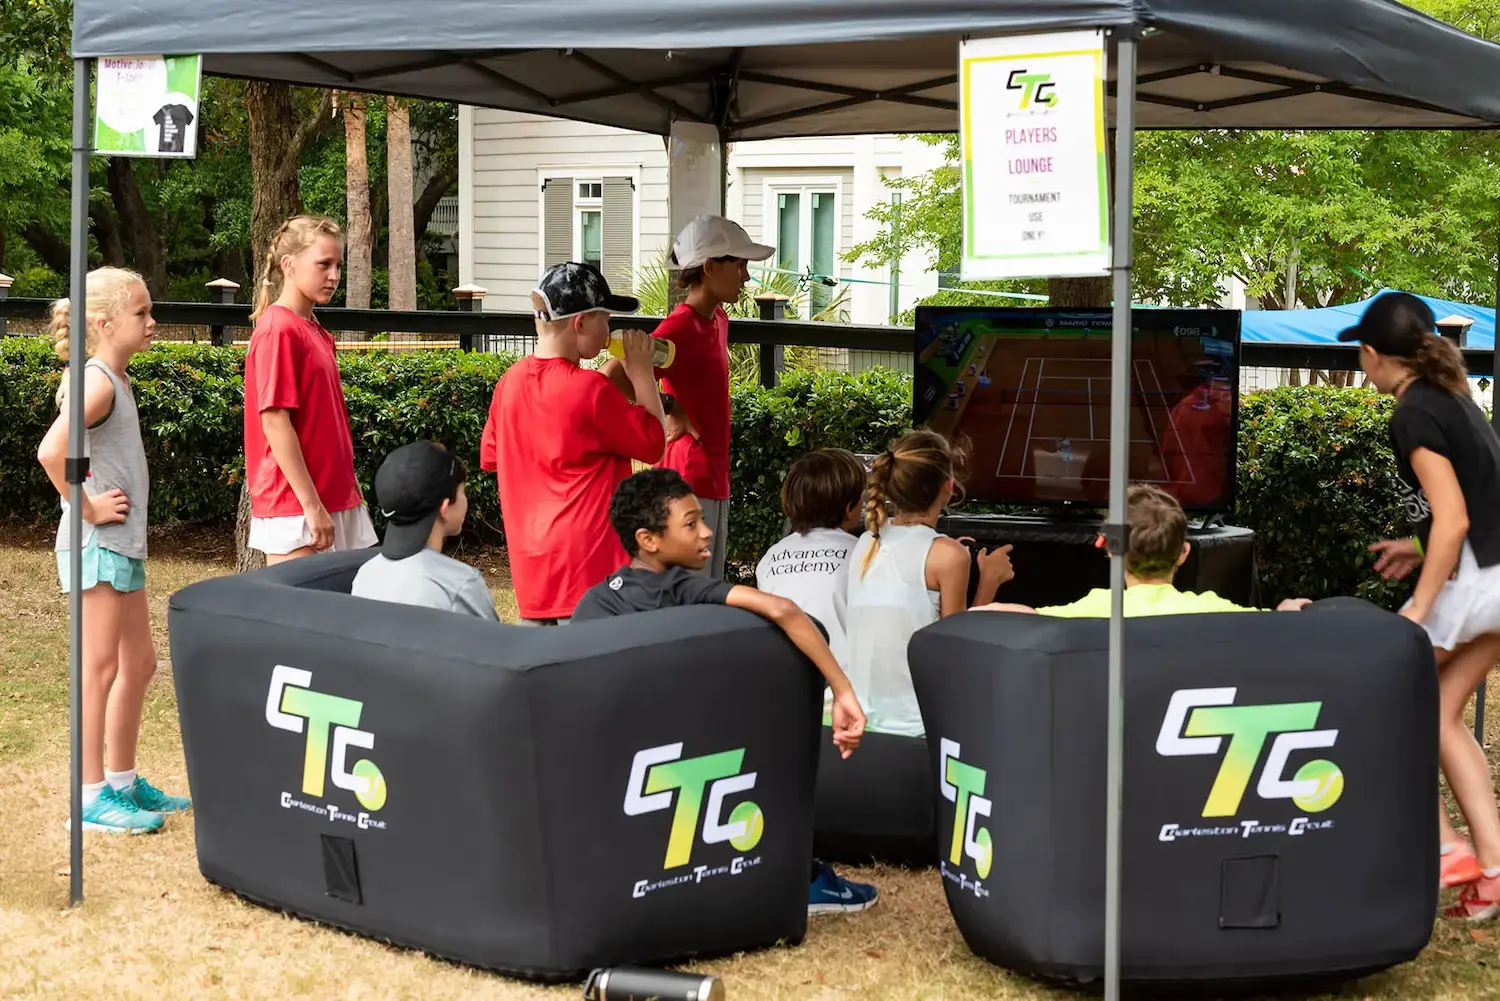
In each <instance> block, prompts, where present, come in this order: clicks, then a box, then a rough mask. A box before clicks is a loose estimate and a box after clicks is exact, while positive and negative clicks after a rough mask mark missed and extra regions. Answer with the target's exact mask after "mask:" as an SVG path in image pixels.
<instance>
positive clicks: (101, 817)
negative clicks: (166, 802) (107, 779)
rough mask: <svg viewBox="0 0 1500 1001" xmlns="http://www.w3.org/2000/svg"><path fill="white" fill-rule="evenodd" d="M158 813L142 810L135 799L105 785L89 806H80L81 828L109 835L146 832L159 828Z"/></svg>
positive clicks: (159, 819)
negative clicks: (81, 814)
mask: <svg viewBox="0 0 1500 1001" xmlns="http://www.w3.org/2000/svg"><path fill="white" fill-rule="evenodd" d="M161 825H162V819H161V814H159V813H153V812H152V811H150V810H142V809H141V808H140V807H138V806H136V805H135V800H133V799H131V798H130V797H129V796H127V795H125V793H123V792H121V791H120V790H118V789H115V788H112V787H111V786H108V785H106V786H105V787H104V789H103V790H102V791H101V792H100V793H99V796H98V798H97V799H95V800H94V801H93V802H92V803H90V804H89V805H88V806H85V807H84V808H83V829H84V830H85V831H105V832H107V833H109V834H149V833H151V832H152V831H156V830H160V829H161Z"/></svg>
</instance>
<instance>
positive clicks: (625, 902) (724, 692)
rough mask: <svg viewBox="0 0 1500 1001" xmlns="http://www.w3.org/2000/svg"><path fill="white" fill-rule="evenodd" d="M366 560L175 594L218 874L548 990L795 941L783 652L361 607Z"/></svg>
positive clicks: (815, 703)
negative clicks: (356, 593)
mask: <svg viewBox="0 0 1500 1001" xmlns="http://www.w3.org/2000/svg"><path fill="white" fill-rule="evenodd" d="M370 555H371V554H370V553H368V552H366V553H350V554H330V555H325V556H318V557H313V558H310V559H305V560H300V561H296V562H292V563H288V564H283V565H281V566H277V567H273V568H269V569H266V570H262V571H257V572H254V573H249V574H243V575H239V576H235V577H224V578H219V579H215V580H209V581H204V582H202V583H198V584H194V585H192V586H190V587H188V588H185V589H184V590H182V591H180V592H178V593H177V594H175V595H173V596H172V599H171V604H170V612H169V625H170V632H171V650H172V666H173V676H174V680H175V684H176V689H177V701H178V711H179V713H180V714H181V718H182V735H183V744H184V749H185V752H186V757H187V768H188V777H189V782H190V785H191V787H192V794H193V800H194V807H195V811H196V829H197V849H198V863H199V867H200V869H201V871H202V873H203V875H204V876H205V877H206V878H207V879H208V880H210V881H211V882H213V883H216V884H218V885H221V886H224V887H227V888H228V889H230V890H233V891H234V892H236V893H238V894H241V895H242V896H244V897H247V898H249V899H251V900H255V901H258V902H261V903H263V904H267V905H270V906H273V907H277V908H282V909H284V910H286V911H289V912H291V913H293V914H296V915H299V916H302V917H305V918H311V919H314V920H317V921H322V922H327V923H329V924H332V925H336V926H338V927H341V928H345V929H348V930H351V931H354V932H358V933H361V934H364V935H369V936H372V937H375V938H379V939H383V940H387V941H390V942H393V943H397V944H400V945H405V946H411V947H414V948H418V949H422V950H424V951H427V952H430V953H433V954H435V955H438V956H443V957H446V958H449V959H453V960H458V961H461V962H464V963H469V964H473V965H476V966H481V967H487V968H492V969H496V970H501V971H505V972H508V973H512V974H517V975H521V976H525V977H530V978H536V979H543V980H564V979H576V978H581V977H582V976H584V975H585V974H586V973H587V972H588V970H590V969H591V968H593V967H597V966H610V965H615V964H623V963H657V962H665V961H668V960H673V959H682V958H687V957H691V956H705V955H714V954H725V953H731V952H736V951H739V950H744V949H753V948H759V947H766V946H771V945H774V944H776V943H778V942H787V943H793V944H795V943H797V942H800V941H801V939H802V937H803V934H804V932H805V930H806V922H807V871H808V859H809V857H810V855H811V850H812V817H813V783H814V775H815V772H816V762H817V753H818V752H817V746H816V743H817V740H818V738H819V734H820V731H819V713H820V707H821V689H822V685H821V682H820V679H819V677H818V675H817V673H816V672H815V671H814V670H813V668H812V666H811V665H810V664H809V663H808V662H807V661H806V660H805V659H804V658H803V657H802V656H801V654H800V653H798V652H797V651H796V649H795V648H794V647H793V646H792V645H791V643H790V642H789V641H788V640H787V639H786V637H785V636H784V635H783V634H782V633H781V632H780V631H779V630H777V629H776V628H775V627H774V626H773V625H770V624H769V623H766V622H764V621H763V620H761V619H759V618H757V617H756V616H754V615H751V614H749V613H747V612H743V611H736V610H733V609H728V608H694V609H671V610H666V611H660V612H651V613H643V614H640V615H636V616H630V617H627V618H622V619H615V620H610V621H602V622H595V623H588V624H584V625H578V626H573V627H570V628H566V629H523V628H519V627H515V626H504V625H496V624H494V623H486V622H483V621H480V620H478V619H470V618H467V617H463V616H459V615H455V614H453V613H449V612H440V611H435V610H430V609H424V608H414V607H408V606H402V605H393V604H387V603H380V602H372V601H365V600H362V599H357V598H353V597H351V596H350V595H349V594H348V591H349V588H350V585H351V582H352V580H353V576H354V573H355V572H356V571H357V569H358V568H359V566H360V565H362V564H363V562H364V560H365V559H367V558H368V557H369V556H370Z"/></svg>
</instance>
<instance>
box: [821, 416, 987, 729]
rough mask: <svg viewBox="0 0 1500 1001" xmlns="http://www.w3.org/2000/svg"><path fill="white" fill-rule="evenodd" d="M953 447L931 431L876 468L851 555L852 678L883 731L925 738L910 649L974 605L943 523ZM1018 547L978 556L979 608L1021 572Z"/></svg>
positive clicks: (963, 564) (913, 436)
mask: <svg viewBox="0 0 1500 1001" xmlns="http://www.w3.org/2000/svg"><path fill="white" fill-rule="evenodd" d="M955 486H956V484H955V482H954V458H953V450H952V447H951V446H950V445H949V444H948V442H947V441H946V440H945V439H944V438H943V437H942V436H941V435H939V434H936V433H935V432H932V431H913V432H911V433H910V434H907V435H903V436H902V437H900V438H898V439H896V440H895V441H893V442H892V443H891V446H890V448H888V449H887V450H886V451H885V452H884V453H882V454H881V455H879V456H877V457H876V459H875V462H874V463H873V465H872V466H871V470H870V489H869V492H868V494H867V495H866V499H865V529H866V531H865V534H864V535H863V536H862V537H861V538H860V540H859V542H858V543H857V544H856V545H855V547H854V552H853V553H851V554H850V557H849V585H848V586H849V592H848V616H849V620H848V621H849V635H848V644H849V646H848V650H849V664H848V674H849V680H850V681H851V682H852V683H853V685H854V691H855V694H856V696H858V698H859V702H860V704H861V705H862V706H864V708H865V714H866V717H867V719H868V722H867V724H866V728H867V729H869V730H873V731H875V732H877V733H893V734H899V735H902V736H907V737H920V736H923V735H924V733H925V730H924V728H923V725H922V712H921V709H920V708H919V707H918V705H917V696H916V693H915V691H914V690H913V689H912V682H911V668H910V667H908V666H907V662H906V646H907V643H908V642H909V641H910V640H911V637H912V634H913V633H915V632H916V631H917V630H918V629H921V628H922V627H923V626H926V625H930V624H931V623H933V622H936V621H937V620H938V619H940V618H943V617H945V616H948V615H954V614H956V613H958V612H961V611H964V610H965V608H966V605H965V597H966V596H967V594H968V590H969V551H968V550H967V549H966V548H964V546H963V544H962V543H960V542H957V541H955V540H954V539H950V538H948V537H947V536H946V535H942V534H941V533H939V532H938V530H937V521H938V517H939V515H940V514H941V513H942V510H943V508H944V507H945V506H946V505H947V503H948V501H949V499H950V498H951V497H952V496H953V492H954V489H955ZM1009 553H1010V546H1001V547H1000V548H999V549H996V550H994V551H993V552H989V551H986V552H982V553H980V554H979V586H978V589H977V591H976V593H975V595H974V603H975V604H976V605H980V604H988V603H989V602H991V601H993V600H994V596H995V591H996V589H997V588H999V586H1000V585H1001V584H1003V583H1005V582H1006V581H1008V580H1010V579H1011V577H1013V576H1015V574H1014V572H1013V571H1012V570H1011V566H1010V556H1009Z"/></svg>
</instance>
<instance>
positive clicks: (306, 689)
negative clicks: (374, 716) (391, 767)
mask: <svg viewBox="0 0 1500 1001" xmlns="http://www.w3.org/2000/svg"><path fill="white" fill-rule="evenodd" d="M311 686H312V672H311V671H300V670H298V669H297V668H294V667H286V666H285V665H277V667H276V669H275V670H273V671H272V672H271V690H270V692H269V693H268V694H267V695H266V722H267V723H269V724H271V725H272V726H274V727H276V729H278V730H289V731H291V732H292V733H302V732H303V729H304V727H305V728H306V732H307V753H306V755H305V756H304V757H303V761H302V791H303V792H305V793H307V794H308V795H309V796H322V795H323V778H324V776H325V774H326V772H327V767H328V737H329V734H330V732H331V733H332V735H333V784H334V785H336V786H338V787H339V788H340V789H347V790H349V791H350V792H352V793H354V796H355V798H356V799H358V800H359V802H360V805H362V806H363V807H364V808H365V809H366V810H378V809H380V808H381V807H383V806H385V795H386V787H385V776H384V775H382V774H380V769H379V768H378V767H376V765H375V762H373V761H371V760H370V759H369V758H361V759H359V760H358V761H356V762H355V763H354V767H353V768H351V769H347V770H346V769H345V768H344V762H345V761H346V760H347V759H348V755H349V748H351V747H360V748H364V749H365V750H370V749H371V748H373V747H374V746H375V735H374V734H373V733H369V732H367V731H365V730H359V729H356V727H358V726H359V717H360V713H361V711H362V710H363V709H364V703H363V702H356V701H354V700H353V699H344V698H339V697H338V696H337V695H328V694H326V693H324V692H315V691H313V690H312V687H311Z"/></svg>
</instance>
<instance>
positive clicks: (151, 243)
mask: <svg viewBox="0 0 1500 1001" xmlns="http://www.w3.org/2000/svg"><path fill="white" fill-rule="evenodd" d="M105 178H106V181H107V183H108V185H109V194H110V197H111V199H113V201H114V203H115V213H116V214H117V215H118V216H119V217H120V231H121V236H122V238H123V242H124V243H125V244H126V245H127V246H128V247H129V248H130V255H131V257H132V258H133V259H134V262H135V269H136V270H137V271H139V272H140V273H141V277H142V278H144V279H146V287H147V288H148V289H150V290H151V297H152V298H153V299H158V300H162V299H165V298H167V255H166V250H165V249H164V248H163V247H162V242H161V234H159V233H158V232H157V231H156V220H154V219H152V218H151V213H150V211H149V210H147V208H146V200H145V199H144V198H142V197H141V186H140V185H139V184H137V183H136V179H135V165H134V163H133V162H132V161H131V160H129V159H128V158H126V157H123V156H115V157H110V159H109V167H108V169H107V170H106V171H105Z"/></svg>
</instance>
